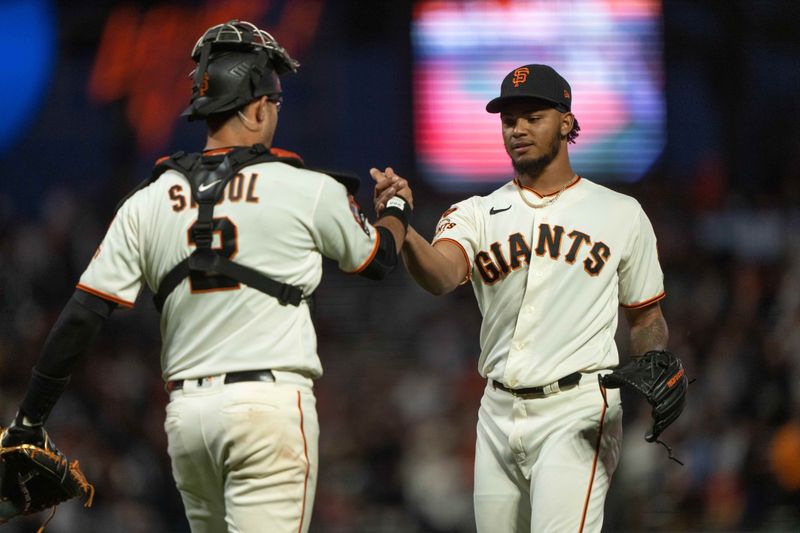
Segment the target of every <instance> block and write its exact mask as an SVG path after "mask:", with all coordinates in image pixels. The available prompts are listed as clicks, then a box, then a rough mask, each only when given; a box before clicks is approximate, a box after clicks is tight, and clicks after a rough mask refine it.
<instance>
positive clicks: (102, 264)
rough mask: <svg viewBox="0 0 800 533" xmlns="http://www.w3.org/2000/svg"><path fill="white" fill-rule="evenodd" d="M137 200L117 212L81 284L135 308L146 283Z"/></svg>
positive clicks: (83, 287)
mask: <svg viewBox="0 0 800 533" xmlns="http://www.w3.org/2000/svg"><path fill="white" fill-rule="evenodd" d="M134 199H135V197H133V198H131V199H130V200H128V201H127V202H125V203H124V204H123V205H122V207H121V208H120V210H119V211H117V214H116V216H115V217H114V220H112V221H111V225H110V226H109V228H108V231H107V232H106V235H105V237H104V238H103V241H102V242H101V243H100V246H98V247H97V251H96V252H95V254H94V257H92V260H91V262H90V263H89V266H88V267H87V268H86V270H85V271H84V273H83V275H82V276H81V278H80V282H79V283H78V288H79V289H81V290H83V291H86V292H88V293H91V294H94V295H96V296H99V297H101V298H105V299H106V300H110V301H112V302H115V303H117V304H119V305H121V306H124V307H133V305H134V302H136V297H137V296H138V295H139V291H140V290H141V288H142V282H143V276H142V268H141V251H140V247H139V221H138V218H137V217H136V214H135V213H136V209H135V207H134V203H135V202H134Z"/></svg>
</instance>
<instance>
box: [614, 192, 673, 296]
mask: <svg viewBox="0 0 800 533" xmlns="http://www.w3.org/2000/svg"><path fill="white" fill-rule="evenodd" d="M637 207H638V213H637V214H638V217H637V219H636V220H635V222H634V227H633V229H632V235H631V238H630V240H629V247H628V249H627V250H626V253H625V254H624V256H623V258H622V260H621V261H620V266H619V301H620V304H621V305H622V306H623V307H628V308H638V307H644V306H646V305H649V304H651V303H654V302H657V301H659V300H661V299H662V298H664V296H665V295H666V294H665V293H664V274H663V273H662V272H661V266H660V265H659V262H658V251H657V249H656V235H655V232H654V231H653V226H652V224H650V220H649V219H648V218H647V215H646V214H645V213H644V211H643V210H642V209H641V207H639V206H638V205H637Z"/></svg>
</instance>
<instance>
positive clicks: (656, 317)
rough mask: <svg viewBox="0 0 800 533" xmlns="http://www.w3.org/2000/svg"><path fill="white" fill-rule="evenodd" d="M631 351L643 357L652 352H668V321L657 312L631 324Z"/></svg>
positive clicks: (647, 314) (641, 316) (642, 316)
mask: <svg viewBox="0 0 800 533" xmlns="http://www.w3.org/2000/svg"><path fill="white" fill-rule="evenodd" d="M630 327H631V329H630V336H631V351H632V353H633V354H635V355H641V354H644V353H646V352H649V351H650V350H666V349H667V343H668V341H669V328H668V327H667V321H666V320H664V316H663V315H662V314H661V311H660V309H659V310H657V312H655V311H654V312H650V313H644V314H642V315H640V316H639V317H637V319H636V320H635V321H633V322H632V323H631V324H630Z"/></svg>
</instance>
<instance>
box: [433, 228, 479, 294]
mask: <svg viewBox="0 0 800 533" xmlns="http://www.w3.org/2000/svg"><path fill="white" fill-rule="evenodd" d="M440 242H452V243H453V244H455V245H456V246H458V247H459V248H461V253H462V254H464V260H465V261H466V262H467V277H466V278H464V281H462V282H461V285H463V284H464V283H466V282H468V281H469V280H471V279H472V261H470V260H469V254H468V253H467V250H465V249H464V247H463V246H461V243H460V242H458V241H457V240H455V239H450V238H449V237H442V238H441V239H436V240H435V241H433V244H431V246H436V244H437V243H440Z"/></svg>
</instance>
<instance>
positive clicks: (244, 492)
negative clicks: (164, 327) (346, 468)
mask: <svg viewBox="0 0 800 533" xmlns="http://www.w3.org/2000/svg"><path fill="white" fill-rule="evenodd" d="M273 373H274V374H275V377H276V382H274V383H264V382H242V383H230V384H227V385H226V384H224V383H223V379H224V374H223V375H222V376H215V377H214V379H210V380H209V379H205V380H203V383H201V384H198V382H197V380H186V381H185V382H184V386H183V389H182V390H175V391H173V392H172V393H171V394H170V402H169V404H167V417H166V421H165V422H164V427H165V429H166V432H167V438H168V442H169V447H168V451H169V455H170V458H171V459H172V474H173V477H174V478H175V484H176V485H177V487H178V490H179V491H180V493H181V497H182V498H183V505H184V507H185V510H186V517H187V519H188V520H189V525H190V526H191V529H192V533H264V532H267V531H269V532H270V533H305V532H307V531H308V527H309V524H310V519H311V509H312V507H313V505H314V492H315V488H316V483H317V468H318V464H319V461H318V440H319V422H318V420H317V411H316V400H315V398H314V393H313V390H312V388H311V386H310V385H309V383H310V380H308V379H306V378H303V377H301V376H297V375H295V374H291V373H288V372H277V371H275V372H273ZM292 376H294V378H293V377H292Z"/></svg>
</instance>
